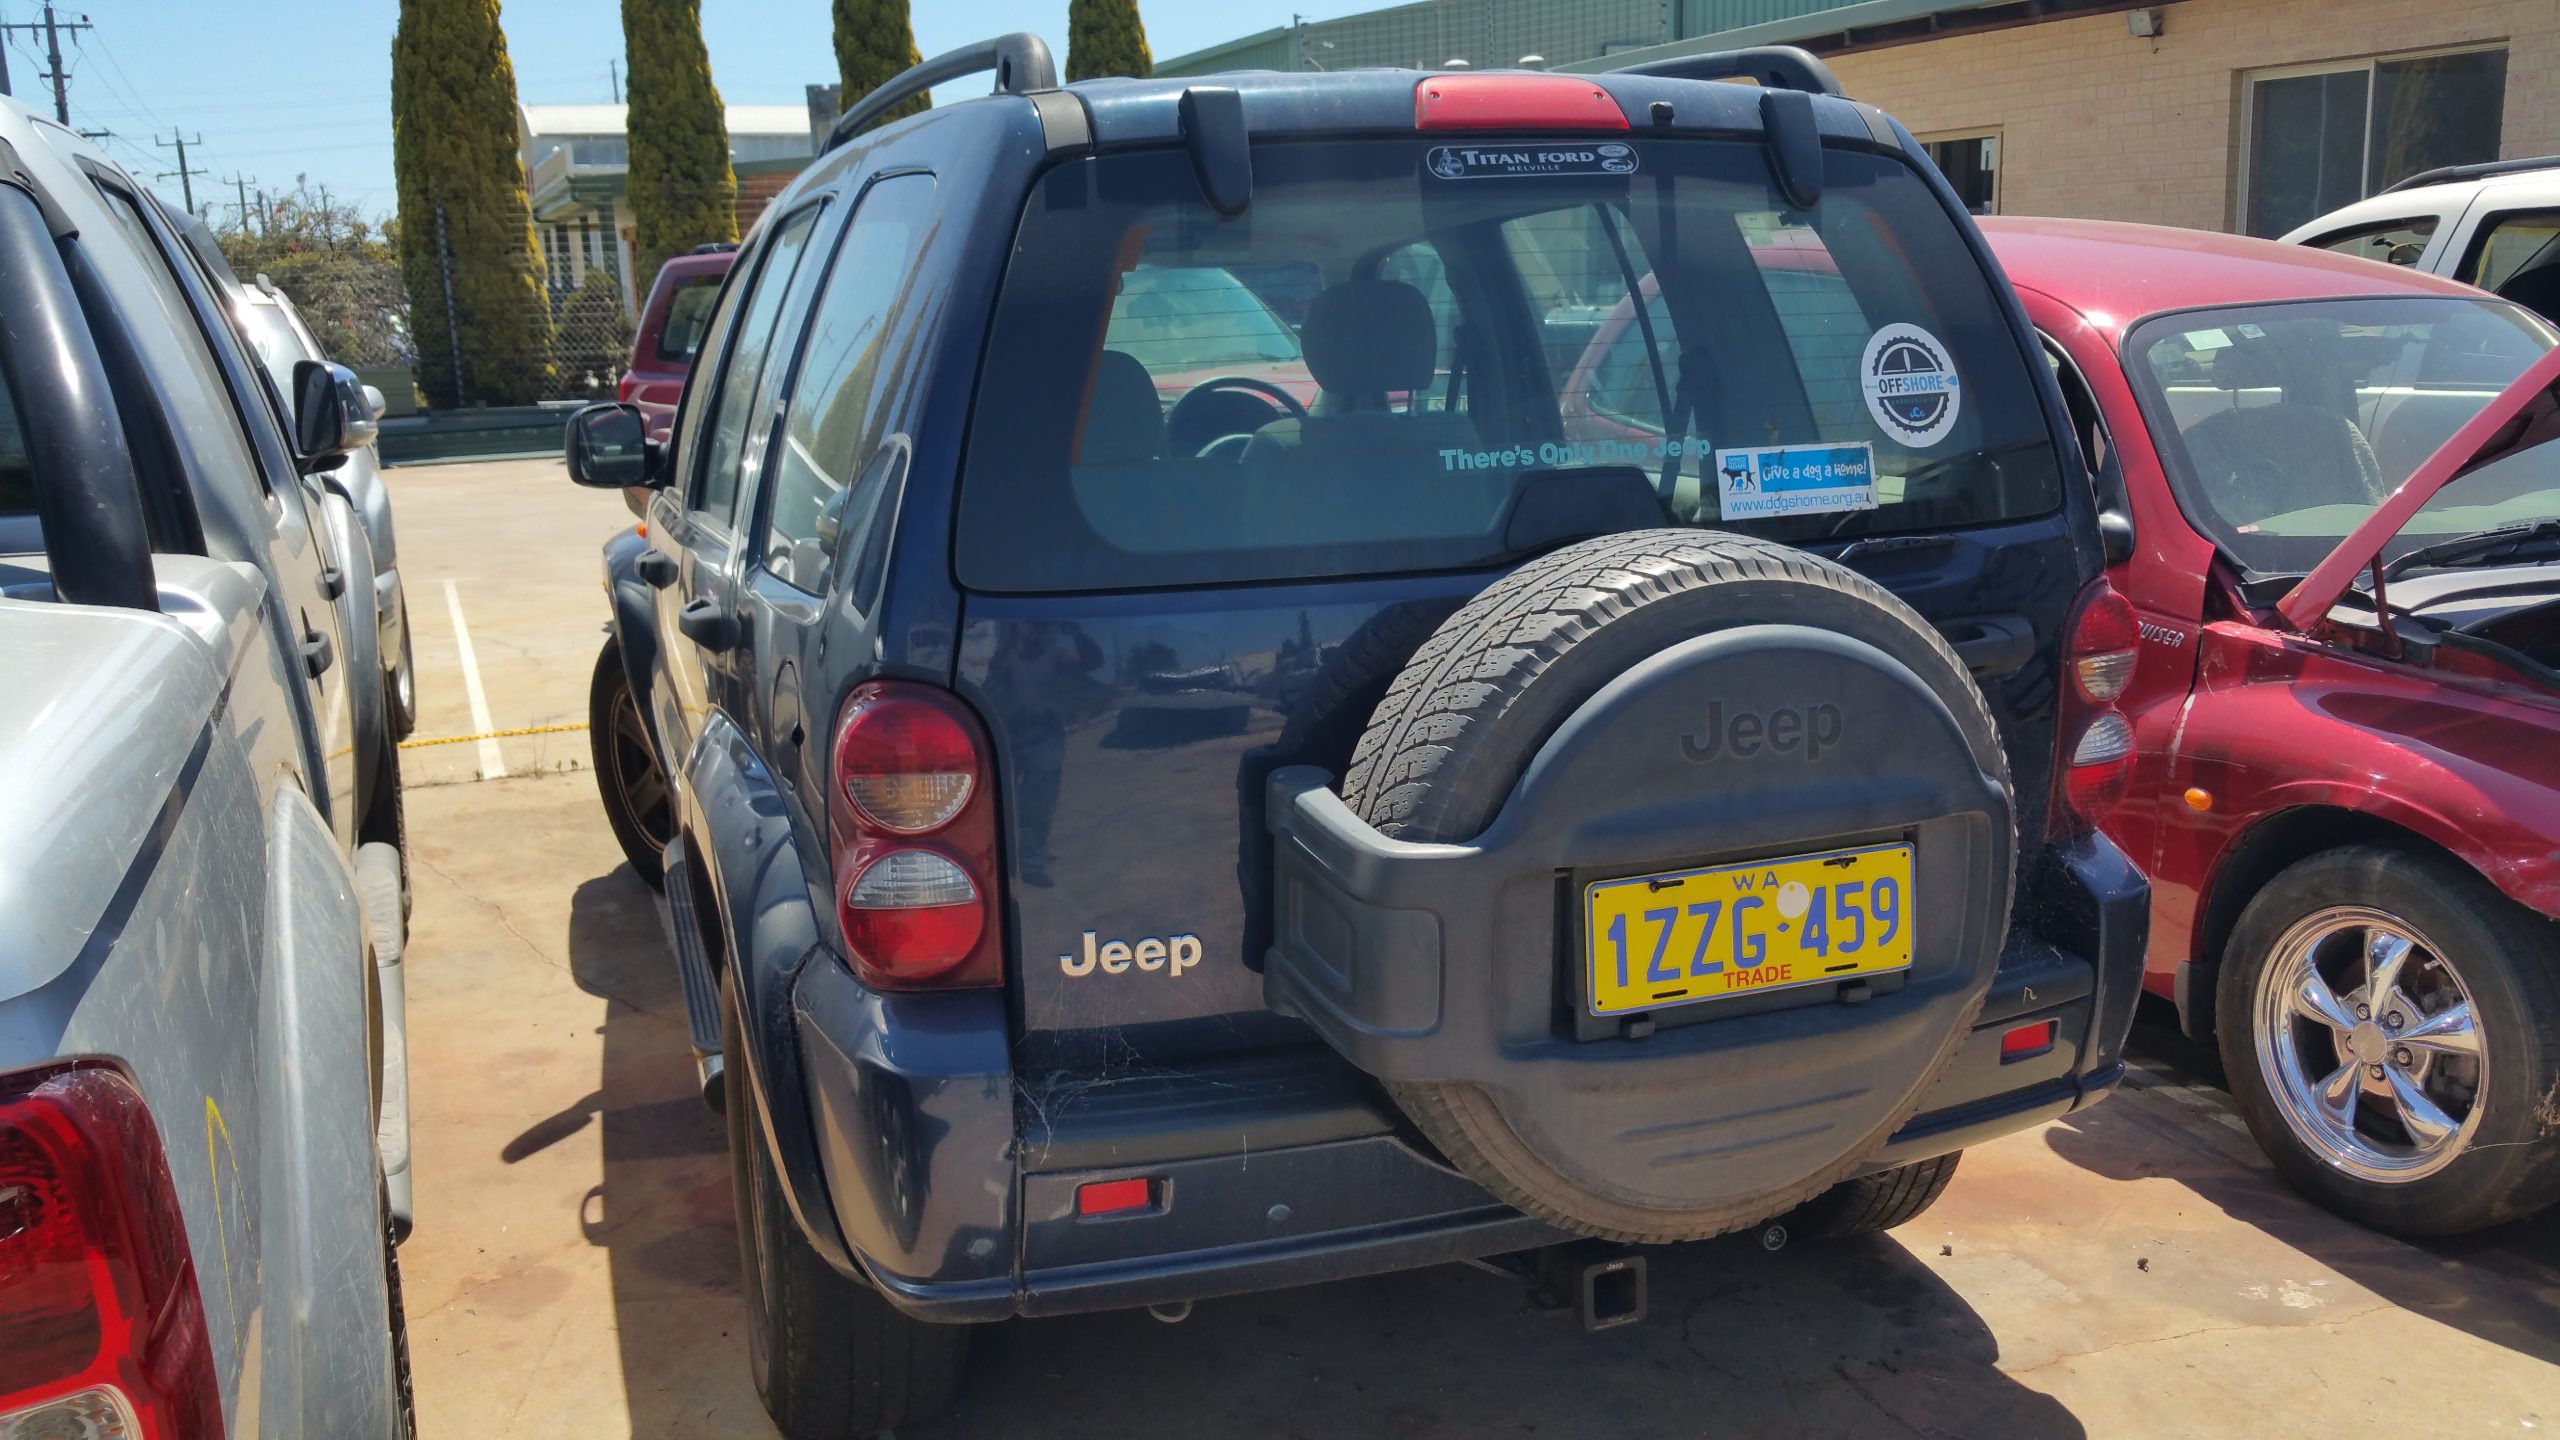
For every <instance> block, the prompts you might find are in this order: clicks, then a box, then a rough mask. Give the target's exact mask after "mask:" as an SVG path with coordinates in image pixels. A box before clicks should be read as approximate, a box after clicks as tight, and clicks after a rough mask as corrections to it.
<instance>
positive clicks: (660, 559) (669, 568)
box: [631, 550, 676, 590]
mask: <svg viewBox="0 0 2560 1440" xmlns="http://www.w3.org/2000/svg"><path fill="white" fill-rule="evenodd" d="M631 568H632V569H633V570H634V571H637V572H638V573H639V576H640V578H641V579H643V580H646V581H648V582H649V583H650V585H652V586H654V587H655V588H657V589H660V590H664V589H666V588H667V587H668V586H670V585H673V584H674V583H676V557H674V556H673V555H670V554H668V553H667V552H665V551H664V550H651V551H647V552H645V553H644V554H642V555H641V557H640V558H639V559H637V560H634V561H632V562H631Z"/></svg>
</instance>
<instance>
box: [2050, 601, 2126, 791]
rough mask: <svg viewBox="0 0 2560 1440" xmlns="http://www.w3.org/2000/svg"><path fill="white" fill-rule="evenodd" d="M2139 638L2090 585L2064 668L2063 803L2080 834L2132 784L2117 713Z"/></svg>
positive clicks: (2118, 604) (2119, 606) (2118, 609)
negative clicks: (2068, 677)
mask: <svg viewBox="0 0 2560 1440" xmlns="http://www.w3.org/2000/svg"><path fill="white" fill-rule="evenodd" d="M2141 640H2142V635H2141V629H2140V626H2139V624H2138V623H2137V622H2136V620H2135V618H2134V613H2133V606H2132V604H2131V603H2130V602H2128V601H2127V600H2126V599H2125V598H2124V597H2123V596H2121V595H2119V594H2117V593H2116V592H2115V591H2114V590H2113V589H2111V588H2109V587H2108V585H2107V582H2106V581H2104V580H2098V581H2095V582H2093V583H2092V584H2091V585H2090V586H2089V589H2088V592H2087V593H2086V594H2084V595H2082V596H2081V598H2080V608H2079V609H2078V611H2077V612H2075V613H2074V614H2073V616H2072V620H2071V629H2070V639H2069V642H2068V643H2067V645H2066V646H2065V647H2064V651H2063V667H2064V670H2065V673H2067V674H2068V675H2069V676H2070V679H2069V680H2068V682H2066V683H2065V685H2064V687H2063V695H2062V706H2061V717H2062V725H2061V736H2062V739H2061V753H2060V755H2059V756H2058V757H2057V758H2058V759H2060V761H2061V762H2062V763H2061V769H2062V776H2061V779H2062V784H2061V798H2062V800H2063V801H2064V802H2065V804H2066V805H2067V807H2068V811H2069V817H2068V818H2069V819H2070V820H2071V821H2072V822H2074V823H2075V824H2077V825H2081V826H2085V825H2087V824H2089V823H2093V822H2095V821H2096V820H2097V819H2098V818H2099V817H2100V816H2102V815H2104V814H2106V813H2107V812H2108V811H2109V810H2111V809H2113V808H2115V806H2116V804H2117V802H2119V801H2121V800H2123V799H2124V793H2125V789H2126V787H2127V786H2129V785H2131V784H2132V782H2133V765H2134V754H2133V748H2134V747H2133V722H2132V721H2130V720H2128V719H2126V718H2125V716H2124V713H2123V712H2122V711H2120V710H2118V709H2116V708H2115V706H2116V702H2117V701H2119V700H2121V699H2123V698H2124V693H2125V690H2126V689H2127V687H2129V686H2131V685H2132V683H2133V672H2134V667H2135V664H2136V662H2137V661H2139V660H2140V659H2141V650H2140V645H2141Z"/></svg>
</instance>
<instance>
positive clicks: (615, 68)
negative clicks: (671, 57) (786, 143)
mask: <svg viewBox="0 0 2560 1440" xmlns="http://www.w3.org/2000/svg"><path fill="white" fill-rule="evenodd" d="M604 73H605V75H606V76H607V77H608V78H609V79H611V80H612V81H613V103H614V104H616V105H619V104H621V103H622V62H621V61H619V60H607V61H606V62H604ZM8 79H9V77H8V75H7V74H6V73H5V72H0V86H5V85H6V84H7V83H8Z"/></svg>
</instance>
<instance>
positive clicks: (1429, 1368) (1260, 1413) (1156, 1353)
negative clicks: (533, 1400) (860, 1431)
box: [899, 1235, 2085, 1440]
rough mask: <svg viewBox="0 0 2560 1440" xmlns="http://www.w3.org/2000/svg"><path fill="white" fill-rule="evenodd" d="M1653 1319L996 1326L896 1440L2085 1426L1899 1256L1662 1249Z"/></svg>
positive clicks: (1380, 1294)
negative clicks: (2030, 1384)
mask: <svg viewBox="0 0 2560 1440" xmlns="http://www.w3.org/2000/svg"><path fill="white" fill-rule="evenodd" d="M1646 1253H1647V1254H1648V1256H1649V1257H1650V1271H1651V1290H1652V1313H1651V1315H1650V1316H1649V1317H1648V1318H1647V1319H1646V1320H1645V1321H1644V1322H1643V1323H1642V1324H1640V1325H1636V1326H1630V1327H1626V1328H1621V1329H1614V1330H1609V1331H1604V1332H1601V1333H1599V1334H1587V1333H1585V1332H1583V1331H1582V1330H1581V1329H1580V1328H1579V1327H1578V1326H1577V1325H1576V1324H1575V1321H1574V1318H1573V1315H1572V1313H1571V1312H1570V1311H1562V1312H1556V1311H1542V1310H1538V1309H1536V1308H1534V1307H1532V1306H1531V1305H1530V1304H1529V1302H1528V1300H1527V1299H1526V1297H1525V1295H1524V1292H1523V1291H1522V1290H1521V1288H1520V1287H1519V1286H1518V1285H1517V1284H1516V1283H1515V1282H1512V1281H1510V1280H1507V1279H1504V1278H1501V1277H1498V1276H1494V1275H1488V1274H1485V1273H1483V1272H1481V1271H1476V1270H1471V1269H1465V1268H1460V1267H1456V1266H1444V1267H1440V1268H1438V1269H1433V1270H1425V1271H1415V1272H1410V1273H1406V1274H1402V1275H1385V1276H1377V1277H1373V1278H1370V1279H1366V1280H1355V1281H1345V1282H1341V1283H1337V1284H1331V1285H1322V1286H1317V1287H1313V1288H1309V1289H1302V1290H1285V1291H1276V1292H1273V1293H1269V1294H1263V1295H1246V1296H1237V1297H1234V1298H1232V1299H1225V1300H1210V1301H1203V1302H1201V1303H1200V1304H1199V1305H1198V1306H1197V1307H1196V1308H1195V1309H1194V1311H1193V1313H1192V1316H1191V1318H1190V1319H1189V1320H1187V1321H1185V1322H1184V1323H1182V1324H1180V1325H1175V1326H1167V1325H1164V1324H1161V1323H1159V1322H1157V1321H1155V1320H1153V1319H1151V1318H1149V1317H1148V1316H1147V1315H1145V1314H1143V1313H1127V1312H1122V1313H1113V1314H1105V1315H1085V1316H1071V1317H1066V1318H1062V1319H1054V1320H1017V1321H1013V1322H1010V1323H1007V1324H1005V1325H1001V1326H997V1327H994V1328H992V1329H989V1330H986V1331H983V1332H981V1334H980V1335H979V1337H978V1342H977V1348H976V1353H975V1357H974V1359H973V1361H972V1368H971V1372H970V1383H969V1386H968V1389H967V1391H966V1393H965V1394H964V1396H963V1398H962V1400H961V1403H960V1406H959V1408H958V1410H957V1411H956V1412H955V1413H954V1414H953V1415H952V1416H951V1417H950V1418H949V1419H947V1420H944V1421H941V1422H939V1423H936V1424H932V1425H915V1426H908V1427H904V1428H902V1429H901V1430H900V1431H899V1435H900V1436H901V1437H902V1440H961V1437H977V1436H994V1435H1002V1436H1006V1437H1009V1440H1068V1437H1085V1436H1093V1437H1104V1436H1108V1437H1112V1440H1145V1437H1154V1436H1164V1437H1175V1436H1180V1437H1193V1436H1202V1435H1255V1436H1274V1437H1282V1436H1287V1437H1298V1436H1306V1437H1315V1436H1327V1437H1330V1436H1394V1437H1444V1436H1445V1437H1476V1436H1492V1435H1537V1436H1594V1437H1600V1436H1607V1437H1613V1440H1615V1437H1640V1436H1657V1435H1658V1436H1674V1435H1677V1436H1695V1435H1700V1434H1711V1435H1718V1436H1760V1435H1767V1436H1800V1435H1876V1434H1928V1435H1963V1436H1969V1437H2009V1436H2015V1437H2052V1436H2059V1437H2072V1436H2079V1435H2082V1434H2083V1433H2085V1432H2084V1431H2083V1430H2082V1428H2081V1426H2080V1424H2079V1422H2078V1421H2077V1420H2075V1419H2074V1418H2073V1417H2072V1415H2071V1413H2070V1412H2069V1411H2067V1410H2065V1409H2064V1408H2063V1407H2062V1406H2061V1405H2060V1404H2059V1403H2058V1402H2056V1401H2055V1400H2053V1399H2052V1398H2050V1397H2048V1396H2045V1395H2042V1394H2039V1393H2037V1392H2035V1391H2033V1390H2030V1389H2028V1388H2026V1387H2025V1386H2023V1385H2021V1384H2019V1383H2017V1382H2016V1381H2013V1380H2011V1379H2009V1378H2008V1377H2007V1376H2005V1375H2003V1374H2002V1373H2000V1371H1999V1369H1998V1368H1997V1366H1996V1364H1995V1362H1996V1361H1997V1359H1998V1346H1997V1344H1996V1343H1995V1341H1994V1340H1993V1338H1992V1335H1991V1332H1990V1331H1989V1330H1988V1329H1987V1328H1986V1327H1985V1326H1984V1325H1983V1323H1982V1321H1981V1319H1980V1318H1979V1317H1977V1316H1976V1315H1975V1314H1974V1312H1973V1310H1972V1308H1971V1307H1970V1306H1968V1305H1967V1304H1966V1303H1965V1302H1964V1301H1963V1300H1962V1299H1960V1298H1959V1297H1958V1296H1957V1295H1956V1294H1955V1292H1954V1291H1952V1290H1950V1289H1949V1288H1947V1286H1946V1285H1945V1284H1944V1283H1942V1282H1941V1281H1940V1280H1939V1279H1938V1278H1937V1277H1936V1276H1935V1275H1933V1274H1931V1273H1930V1272H1929V1270H1928V1269H1927V1268H1925V1267H1924V1266H1922V1265H1921V1264H1920V1263H1919V1262H1918V1261H1916V1260H1915V1259H1913V1258H1912V1257H1911V1255H1910V1254H1909V1252H1907V1251H1906V1250H1904V1249H1903V1248H1902V1247H1901V1246H1900V1245H1899V1244H1896V1243H1895V1242H1893V1241H1891V1240H1888V1239H1882V1238H1871V1239H1865V1240H1858V1241H1850V1242H1842V1243H1835V1244H1823V1245H1815V1244H1796V1245H1791V1246H1789V1247H1788V1248H1787V1249H1785V1250H1783V1251H1780V1252H1779V1253H1776V1254H1770V1253H1768V1252H1766V1251H1764V1250H1762V1249H1761V1248H1760V1245H1759V1244H1758V1242H1757V1241H1756V1240H1755V1239H1754V1238H1753V1237H1751V1236H1748V1235H1742V1236H1729V1237H1726V1238H1725V1239H1723V1240H1717V1241H1710V1242H1707V1243H1705V1244H1700V1245H1683V1246H1672V1247H1663V1248H1657V1249H1652V1250H1649V1251H1647V1252H1646Z"/></svg>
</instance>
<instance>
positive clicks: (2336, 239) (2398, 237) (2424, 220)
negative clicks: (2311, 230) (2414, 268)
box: [2311, 215, 2436, 265]
mask: <svg viewBox="0 0 2560 1440" xmlns="http://www.w3.org/2000/svg"><path fill="white" fill-rule="evenodd" d="M2435 233H2436V217H2435V216H2433V215H2420V216H2418V217H2416V218H2414V219H2409V220H2385V221H2383V222H2382V223H2380V224H2378V225H2359V226H2357V227H2356V228H2354V229H2353V230H2340V231H2336V232H2335V233H2332V234H2328V235H2323V236H2321V237H2320V238H2319V239H2317V240H2314V241H2312V242H2311V244H2312V247H2313V248H2315V249H2320V250H2329V251H2334V252H2335V253H2337V254H2340V255H2353V256H2356V257H2358V258H2359V259H2364V260H2381V261H2385V262H2388V263H2390V264H2393V265H2415V264H2417V263H2418V260H2419V258H2420V257H2422V256H2424V255H2425V254H2426V253H2427V241H2428V240H2430V239H2432V238H2434V236H2435Z"/></svg>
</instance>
